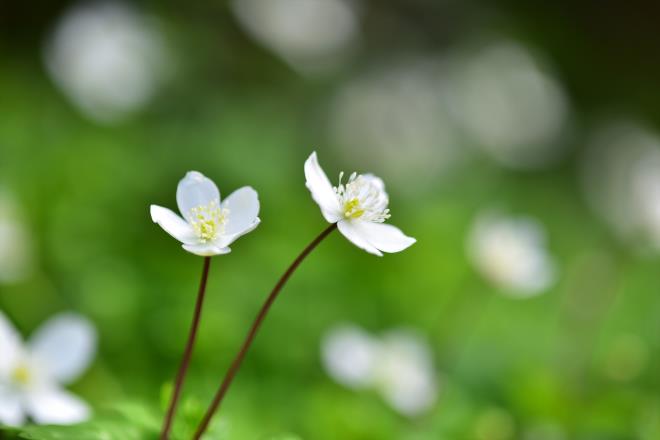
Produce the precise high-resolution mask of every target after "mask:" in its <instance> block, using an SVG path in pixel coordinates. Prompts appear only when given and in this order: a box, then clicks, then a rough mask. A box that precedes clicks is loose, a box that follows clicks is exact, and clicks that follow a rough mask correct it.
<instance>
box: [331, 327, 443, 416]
mask: <svg viewBox="0 0 660 440" xmlns="http://www.w3.org/2000/svg"><path fill="white" fill-rule="evenodd" d="M321 360H322V362H323V366H324V367H325V369H326V371H327V372H328V375H330V377H332V378H333V379H334V380H335V381H336V382H338V383H339V384H341V385H344V386H346V387H348V388H352V389H356V390H357V389H369V388H370V389H374V390H376V391H377V392H378V393H379V394H380V395H381V396H382V397H383V399H385V401H386V402H387V403H388V404H389V405H390V406H391V407H392V408H393V409H394V410H395V411H397V412H399V413H400V414H402V415H404V416H407V417H415V416H418V415H421V414H423V413H425V412H426V411H428V410H429V409H430V408H431V407H432V406H433V405H434V404H435V403H436V401H437V398H438V381H437V374H436V371H435V368H434V366H433V357H432V354H431V351H430V349H429V347H428V344H427V343H426V341H425V340H424V339H423V338H422V337H420V336H419V335H418V334H417V333H416V332H414V331H411V330H401V329H397V330H392V331H389V332H387V333H386V334H385V335H384V336H383V337H381V338H376V337H373V336H371V335H370V334H369V333H367V332H366V331H364V330H362V329H361V328H360V327H358V326H354V325H346V324H344V325H339V326H337V327H334V328H332V329H330V330H329V331H328V333H327V334H326V336H325V337H324V338H323V340H322V341H321Z"/></svg>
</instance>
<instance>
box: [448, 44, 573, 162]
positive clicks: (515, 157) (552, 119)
mask: <svg viewBox="0 0 660 440" xmlns="http://www.w3.org/2000/svg"><path fill="white" fill-rule="evenodd" d="M455 58H456V59H455V61H454V69H455V71H454V78H453V80H452V88H451V89H450V90H451V101H450V103H451V107H452V109H453V112H454V114H455V116H456V117H457V122H458V123H459V124H460V125H461V126H462V127H463V129H464V131H465V133H466V135H468V137H470V138H471V139H472V141H473V142H474V143H475V144H476V145H477V146H478V147H480V148H482V149H483V151H484V152H486V153H487V154H489V155H490V156H491V157H492V158H493V159H494V160H496V161H498V162H499V163H501V164H502V165H505V166H509V167H512V168H538V167H541V166H544V165H546V164H548V163H551V162H553V161H555V160H556V159H558V158H559V157H560V155H561V153H562V151H561V146H562V143H561V140H562V139H561V138H562V136H563V135H564V134H565V132H566V129H567V125H568V122H569V104H568V100H567V98H566V95H565V93H564V91H563V89H562V87H561V85H560V84H559V83H558V81H557V80H555V79H554V78H553V77H552V76H551V75H550V74H549V73H548V72H547V71H545V70H544V69H542V68H540V67H539V64H538V63H537V62H536V61H535V59H534V58H533V57H532V56H531V55H530V53H529V52H528V51H527V50H526V49H525V48H524V47H523V46H521V45H520V44H518V43H515V42H506V41H504V42H498V43H491V44H490V45H488V46H486V47H482V48H480V49H478V50H476V51H471V52H465V53H462V54H461V53H459V55H457V56H456V57H455Z"/></svg>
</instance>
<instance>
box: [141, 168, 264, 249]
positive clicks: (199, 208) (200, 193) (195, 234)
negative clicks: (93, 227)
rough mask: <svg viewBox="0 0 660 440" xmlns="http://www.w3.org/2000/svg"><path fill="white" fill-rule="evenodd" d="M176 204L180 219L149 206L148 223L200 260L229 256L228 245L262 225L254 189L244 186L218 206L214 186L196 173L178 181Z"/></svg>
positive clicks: (219, 202) (217, 194)
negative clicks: (215, 256)
mask: <svg viewBox="0 0 660 440" xmlns="http://www.w3.org/2000/svg"><path fill="white" fill-rule="evenodd" d="M176 201H177V204H178V206H179V211H180V212H181V215H182V216H183V218H181V217H180V216H178V215H177V214H175V213H174V212H173V211H171V210H169V209H167V208H163V207H161V206H157V205H151V219H152V220H153V221H154V223H158V224H159V225H160V226H161V227H162V228H163V229H164V230H165V232H167V233H168V234H170V235H171V236H172V237H174V238H176V239H177V240H179V241H180V242H181V243H183V248H184V249H185V250H187V251H188V252H191V253H193V254H196V255H200V256H203V257H208V256H212V255H220V254H227V253H229V252H231V249H230V248H229V245H230V244H232V243H233V242H234V241H235V240H236V239H237V238H238V237H240V236H242V235H245V234H247V233H248V232H250V231H252V230H253V229H254V228H256V227H257V225H259V222H260V221H261V220H260V219H259V217H258V215H259V199H258V196H257V192H256V191H255V190H254V189H252V188H251V187H249V186H244V187H242V188H239V189H237V190H236V191H234V192H233V193H231V194H230V195H229V197H227V198H226V199H225V200H224V201H222V202H221V201H220V191H219V190H218V187H217V186H216V185H215V183H213V181H212V180H211V179H209V178H208V177H206V176H204V175H203V174H202V173H199V172H197V171H189V172H188V173H187V174H186V175H185V177H184V178H183V179H181V181H180V182H179V186H178V187H177V190H176Z"/></svg>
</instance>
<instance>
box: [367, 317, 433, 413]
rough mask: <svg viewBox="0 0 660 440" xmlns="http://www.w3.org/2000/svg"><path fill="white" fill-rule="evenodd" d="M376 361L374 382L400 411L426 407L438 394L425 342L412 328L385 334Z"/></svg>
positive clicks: (430, 358)
mask: <svg viewBox="0 0 660 440" xmlns="http://www.w3.org/2000/svg"><path fill="white" fill-rule="evenodd" d="M379 351H380V353H379V355H378V361H377V362H376V384H377V388H378V390H379V391H380V393H381V394H382V395H383V397H384V398H385V400H386V401H387V402H388V403H389V404H390V405H391V406H392V408H394V409H395V410H397V411H398V412H400V413H401V414H403V415H406V416H409V417H414V416H417V415H421V414H423V413H425V412H426V411H428V410H429V409H430V408H431V407H432V406H433V405H434V404H435V402H436V400H437V398H438V384H437V381H436V373H435V370H434V367H433V358H432V355H431V352H430V350H429V347H428V344H427V343H426V342H425V341H424V339H423V338H422V337H421V336H420V335H418V334H417V333H415V332H412V331H410V330H394V331H391V332H389V333H387V334H385V335H384V337H383V338H382V343H381V345H380V350H379Z"/></svg>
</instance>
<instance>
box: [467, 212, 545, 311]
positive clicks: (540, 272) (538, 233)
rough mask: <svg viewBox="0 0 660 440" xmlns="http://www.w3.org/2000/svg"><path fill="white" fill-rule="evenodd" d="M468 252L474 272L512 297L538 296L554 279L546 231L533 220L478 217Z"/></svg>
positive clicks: (489, 213) (489, 214)
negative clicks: (475, 269) (475, 270)
mask: <svg viewBox="0 0 660 440" xmlns="http://www.w3.org/2000/svg"><path fill="white" fill-rule="evenodd" d="M467 251H468V255H469V257H470V258H471V260H472V262H473V264H474V265H475V266H476V268H477V270H479V271H480V272H481V274H482V275H483V276H484V277H485V278H487V279H488V280H489V281H491V282H492V283H493V284H495V285H496V286H498V287H499V288H501V289H504V291H505V292H506V293H507V294H509V295H510V296H513V297H518V298H525V297H530V296H533V295H537V294H539V293H541V292H543V291H544V290H546V289H548V288H549V287H550V286H551V285H552V284H553V283H554V281H555V279H556V268H555V262H554V259H553V258H552V256H551V255H550V254H549V252H548V250H547V247H546V237H545V231H544V230H543V227H542V225H541V224H540V223H538V222H537V221H536V220H534V219H532V218H528V217H506V216H502V215H500V214H496V213H492V212H488V213H485V214H482V215H480V216H479V217H478V218H477V220H476V222H475V224H474V226H473V228H472V231H471V234H470V237H469V240H468V244H467Z"/></svg>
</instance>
